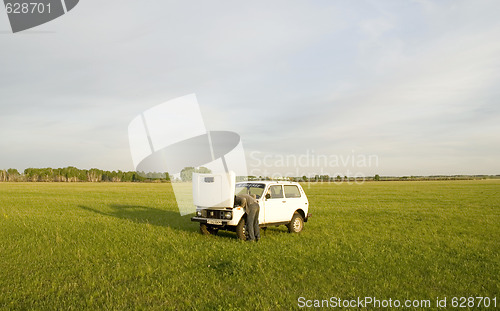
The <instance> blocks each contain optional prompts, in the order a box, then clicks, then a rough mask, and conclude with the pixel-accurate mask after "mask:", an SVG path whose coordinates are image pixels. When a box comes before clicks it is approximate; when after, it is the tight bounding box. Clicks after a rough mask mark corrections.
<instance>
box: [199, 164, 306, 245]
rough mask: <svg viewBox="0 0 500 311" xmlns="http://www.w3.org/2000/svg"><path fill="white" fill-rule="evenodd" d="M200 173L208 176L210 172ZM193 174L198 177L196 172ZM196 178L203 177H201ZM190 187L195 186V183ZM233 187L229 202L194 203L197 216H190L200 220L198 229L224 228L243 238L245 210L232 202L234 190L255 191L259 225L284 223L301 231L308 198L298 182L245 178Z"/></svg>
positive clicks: (204, 232)
mask: <svg viewBox="0 0 500 311" xmlns="http://www.w3.org/2000/svg"><path fill="white" fill-rule="evenodd" d="M199 175H200V176H201V175H203V176H209V174H199ZM203 176H201V177H203ZM193 177H194V178H197V177H198V176H193ZM199 180H202V181H203V178H202V179H199ZM204 180H212V182H213V179H212V177H208V179H207V178H206V177H205V178H204ZM193 181H195V179H193ZM233 185H234V184H233ZM197 187H199V186H197ZM193 189H194V190H195V186H193ZM196 189H198V188H196ZM233 189H234V192H232V191H231V193H230V194H232V198H231V200H230V206H227V205H229V204H228V202H229V200H228V201H226V204H225V205H226V206H220V205H219V206H217V207H207V206H199V205H198V206H196V216H195V217H192V218H191V220H192V221H196V222H199V223H200V231H201V233H203V234H215V233H217V231H218V230H219V229H223V230H230V231H235V232H236V234H237V236H238V238H240V239H242V240H245V239H246V232H245V231H246V230H245V220H246V214H245V210H244V209H243V208H242V207H240V206H233V204H234V194H236V195H238V194H249V195H255V198H256V199H257V202H258V203H259V205H260V212H259V225H260V227H261V228H266V227H269V226H279V225H286V226H287V227H288V231H289V232H291V233H293V232H300V231H302V229H303V228H304V222H307V220H308V218H309V217H310V214H309V213H308V212H309V201H308V200H307V196H306V194H305V192H304V189H302V187H301V186H300V184H299V183H296V182H285V181H248V182H240V183H237V184H236V185H235V188H233ZM195 191H197V190H195ZM195 202H196V200H195ZM195 204H196V203H195Z"/></svg>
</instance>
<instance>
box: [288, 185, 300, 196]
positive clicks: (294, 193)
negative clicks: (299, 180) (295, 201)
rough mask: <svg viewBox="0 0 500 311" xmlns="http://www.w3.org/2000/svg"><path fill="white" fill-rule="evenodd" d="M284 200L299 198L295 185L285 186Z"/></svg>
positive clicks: (297, 188)
mask: <svg viewBox="0 0 500 311" xmlns="http://www.w3.org/2000/svg"><path fill="white" fill-rule="evenodd" d="M285 198H300V191H299V187H297V186H295V185H288V186H285Z"/></svg>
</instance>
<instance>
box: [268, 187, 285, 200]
mask: <svg viewBox="0 0 500 311" xmlns="http://www.w3.org/2000/svg"><path fill="white" fill-rule="evenodd" d="M269 194H271V199H281V198H283V187H281V185H275V186H271V187H269Z"/></svg>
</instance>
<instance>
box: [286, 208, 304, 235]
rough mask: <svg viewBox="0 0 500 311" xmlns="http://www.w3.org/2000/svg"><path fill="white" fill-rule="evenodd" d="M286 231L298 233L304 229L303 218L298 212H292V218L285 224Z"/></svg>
mask: <svg viewBox="0 0 500 311" xmlns="http://www.w3.org/2000/svg"><path fill="white" fill-rule="evenodd" d="M287 227H288V232H290V233H298V232H300V231H302V229H304V218H303V217H302V215H300V214H299V213H297V212H295V213H294V214H293V217H292V220H291V221H290V223H289V224H288V225H287Z"/></svg>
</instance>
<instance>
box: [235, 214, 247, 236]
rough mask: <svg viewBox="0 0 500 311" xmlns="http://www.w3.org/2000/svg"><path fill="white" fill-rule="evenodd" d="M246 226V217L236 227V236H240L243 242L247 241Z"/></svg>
mask: <svg viewBox="0 0 500 311" xmlns="http://www.w3.org/2000/svg"><path fill="white" fill-rule="evenodd" d="M245 224H246V221H245V217H241V219H240V222H239V223H238V225H237V226H236V236H238V239H240V240H243V241H245V240H246V239H247V229H246V226H245Z"/></svg>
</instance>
